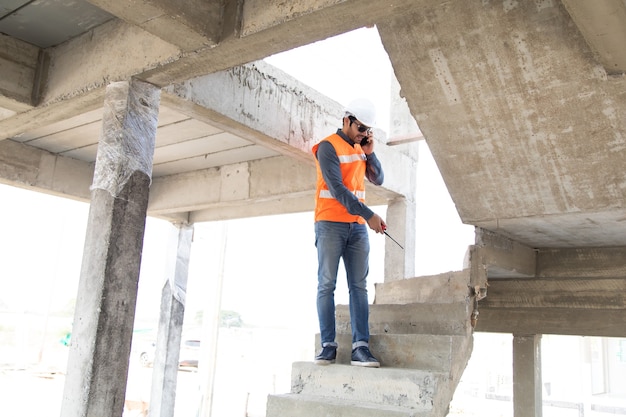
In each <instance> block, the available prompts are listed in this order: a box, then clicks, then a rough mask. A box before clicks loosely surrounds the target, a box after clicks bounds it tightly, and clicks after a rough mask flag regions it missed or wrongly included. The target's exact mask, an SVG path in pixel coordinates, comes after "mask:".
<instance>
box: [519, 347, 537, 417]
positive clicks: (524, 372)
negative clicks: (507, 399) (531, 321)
mask: <svg viewBox="0 0 626 417" xmlns="http://www.w3.org/2000/svg"><path fill="white" fill-rule="evenodd" d="M542 402H543V400H542V395H541V335H513V416H514V417H541V416H542V405H543V403H542Z"/></svg>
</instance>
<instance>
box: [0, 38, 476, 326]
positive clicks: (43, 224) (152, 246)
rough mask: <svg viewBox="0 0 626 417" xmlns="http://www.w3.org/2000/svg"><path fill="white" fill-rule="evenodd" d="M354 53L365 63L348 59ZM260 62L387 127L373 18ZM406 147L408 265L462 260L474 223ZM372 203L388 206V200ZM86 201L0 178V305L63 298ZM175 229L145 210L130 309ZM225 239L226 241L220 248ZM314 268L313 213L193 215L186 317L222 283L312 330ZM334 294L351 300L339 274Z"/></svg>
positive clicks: (385, 83) (21, 306) (227, 300)
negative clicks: (412, 183)
mask: <svg viewBox="0 0 626 417" xmlns="http://www.w3.org/2000/svg"><path fill="white" fill-rule="evenodd" d="M362 54H365V55H366V56H367V62H368V64H367V65H362V64H361V62H362V60H358V59H356V58H357V57H358V56H360V55H362ZM267 61H268V62H269V63H270V64H272V65H275V66H277V67H279V68H281V69H282V70H283V71H285V72H287V73H289V74H291V75H293V76H294V77H296V78H298V79H299V80H300V81H302V82H304V83H305V84H308V85H309V86H311V87H313V88H314V89H316V90H318V91H319V92H321V93H322V94H324V95H326V96H329V97H330V98H332V99H334V100H335V101H337V102H339V103H341V104H346V103H347V102H349V101H350V100H351V99H352V98H355V97H360V96H365V97H369V98H371V99H372V100H373V101H375V102H376V104H377V106H378V108H379V117H378V122H379V123H378V124H379V126H380V127H381V128H382V129H383V130H385V126H388V123H389V117H388V108H389V101H390V86H391V76H392V74H393V72H392V70H391V64H390V63H389V60H388V57H387V55H386V53H385V51H384V48H383V47H382V45H381V43H380V39H379V37H378V34H377V32H376V30H375V28H371V29H360V30H358V31H355V32H352V33H348V34H345V35H342V36H340V37H336V38H331V39H328V40H325V41H321V42H316V43H314V44H311V45H308V46H305V47H301V48H297V49H295V50H293V51H289V52H287V53H283V54H279V55H275V56H273V57H270V58H268V59H267ZM328 62H335V63H338V65H328ZM341 63H345V64H344V65H341ZM357 63H358V66H357ZM381 109H382V110H381ZM329 133H330V132H329ZM410 146H416V147H418V148H419V155H420V159H419V163H418V184H417V187H418V189H417V228H416V240H417V250H416V276H420V275H430V274H436V273H441V272H446V271H450V270H459V269H461V268H462V267H463V258H464V256H465V252H466V250H467V247H468V245H471V244H473V241H474V229H473V227H472V226H468V225H463V224H462V223H461V221H460V219H459V217H458V214H457V212H456V209H455V207H454V204H453V202H452V200H451V199H450V196H449V195H448V193H447V190H446V188H445V184H444V183H443V180H442V179H441V176H440V175H439V172H438V170H437V166H436V164H435V162H434V160H433V159H432V156H431V155H430V152H429V151H428V146H427V145H426V143H425V141H420V142H415V143H413V144H412V145H410ZM382 162H383V168H384V161H382ZM374 210H375V211H376V212H377V213H379V214H381V215H382V216H383V217H384V214H385V207H376V208H374ZM88 211H89V205H88V204H86V203H80V202H76V201H72V200H68V199H64V198H59V197H53V196H49V195H45V194H40V193H34V192H31V191H27V190H23V189H18V188H15V187H10V186H6V185H0V226H1V229H0V230H1V231H0V233H1V236H2V239H0V288H2V294H3V296H2V297H0V299H3V300H5V303H6V304H7V305H5V306H2V305H0V311H1V310H2V309H5V308H6V309H9V310H12V311H18V312H19V311H37V312H41V313H43V312H45V311H47V310H49V309H50V310H58V309H62V308H64V306H67V305H68V304H70V303H71V301H72V299H74V298H75V297H76V290H77V286H78V279H79V276H80V265H81V259H82V248H83V245H84V237H85V229H86V226H87V217H88ZM171 230H172V226H171V225H170V224H169V223H167V222H165V221H162V220H158V219H153V218H148V220H147V226H146V233H145V239H144V254H143V257H142V267H141V268H142V269H141V275H140V288H139V299H138V304H137V314H138V317H148V318H153V317H155V316H157V315H158V308H159V303H160V291H161V288H162V285H163V283H164V280H165V271H166V269H167V265H166V262H167V261H166V260H167V259H168V253H169V252H168V239H167V236H168V234H169V233H171ZM224 235H225V236H226V238H224ZM385 239H386V238H384V237H383V236H382V235H376V234H374V233H371V234H370V240H371V246H372V249H371V254H370V276H369V278H368V281H369V288H370V299H371V300H370V301H373V297H374V291H373V285H374V283H375V282H383V281H384V276H383V274H384V271H383V264H384V245H385V243H388V244H393V243H392V242H389V241H387V242H385ZM223 243H225V244H226V250H225V254H224V256H223V257H220V256H219V253H220V245H222V244H223ZM316 269H317V255H316V250H315V247H314V233H313V216H312V213H300V214H289V215H278V216H266V217H259V218H251V219H242V220H232V221H225V222H212V223H202V224H196V225H195V233H194V243H193V246H192V255H191V264H190V273H189V282H188V288H187V290H188V291H187V311H188V316H187V317H189V316H190V315H191V314H193V312H194V311H202V310H203V309H205V308H206V305H207V303H208V302H209V301H208V300H215V298H211V297H212V296H214V295H215V294H216V292H218V293H220V294H221V306H220V307H221V309H223V310H234V311H237V312H239V313H240V314H241V315H242V317H243V319H244V322H246V323H249V324H253V325H261V324H268V323H269V325H271V326H300V327H301V328H302V327H303V326H304V327H306V328H309V326H310V329H311V331H312V332H313V333H314V332H316V325H317V324H316V313H315V288H316ZM7 294H9V296H6V295H7ZM336 301H337V304H347V288H346V285H345V277H344V276H343V275H340V277H339V280H338V287H337V292H336ZM212 302H215V301H212Z"/></svg>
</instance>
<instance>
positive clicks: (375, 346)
mask: <svg viewBox="0 0 626 417" xmlns="http://www.w3.org/2000/svg"><path fill="white" fill-rule="evenodd" d="M336 341H337V343H338V344H339V349H338V350H337V363H338V364H344V365H349V364H350V356H351V353H352V336H351V335H349V334H347V333H342V334H337V339H336ZM472 343H473V337H472V336H469V337H466V336H450V335H429V334H426V335H422V334H409V335H404V334H382V335H372V336H371V337H370V342H369V344H370V350H371V351H372V353H373V354H374V356H376V358H377V359H378V360H379V362H380V364H381V366H382V367H389V368H406V369H422V370H429V371H437V372H451V371H453V370H454V367H455V365H456V363H458V362H459V361H462V360H463V359H465V358H466V357H467V355H468V353H467V352H468V349H469V352H471V349H472ZM315 346H316V353H317V351H319V349H320V348H319V347H320V346H321V343H320V336H319V333H318V334H317V335H316V339H315Z"/></svg>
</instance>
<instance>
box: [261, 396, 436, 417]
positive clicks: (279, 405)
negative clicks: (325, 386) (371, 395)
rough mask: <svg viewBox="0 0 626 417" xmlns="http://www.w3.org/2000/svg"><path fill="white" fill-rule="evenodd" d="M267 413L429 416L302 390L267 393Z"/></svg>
mask: <svg viewBox="0 0 626 417" xmlns="http://www.w3.org/2000/svg"><path fill="white" fill-rule="evenodd" d="M266 415H267V416H268V417H279V416H280V417H430V412H428V411H425V412H420V411H415V410H411V409H407V408H404V407H396V406H385V405H379V404H371V403H360V402H356V401H345V400H339V399H337V398H332V397H330V398H329V397H321V396H317V395H306V394H283V395H270V396H269V397H268V398H267V413H266Z"/></svg>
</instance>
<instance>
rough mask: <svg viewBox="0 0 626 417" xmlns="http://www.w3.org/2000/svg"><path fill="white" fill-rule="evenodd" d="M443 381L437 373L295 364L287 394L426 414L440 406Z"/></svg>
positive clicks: (445, 376)
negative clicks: (401, 408)
mask: <svg viewBox="0 0 626 417" xmlns="http://www.w3.org/2000/svg"><path fill="white" fill-rule="evenodd" d="M447 382H448V376H447V375H446V374H444V373H441V372H430V371H423V370H410V369H398V368H362V367H358V366H350V365H337V364H334V365H328V366H320V365H315V364H313V363H312V362H296V363H294V364H293V368H292V373H291V393H292V394H304V395H310V396H319V397H327V398H335V399H337V400H340V401H348V402H351V403H356V404H372V405H373V404H376V405H379V406H385V407H404V408H407V409H411V410H414V411H419V412H426V411H431V410H432V409H433V407H438V406H440V405H441V401H440V398H439V397H440V396H441V393H445V391H446V385H447ZM448 401H449V400H448ZM446 407H447V403H446Z"/></svg>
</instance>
